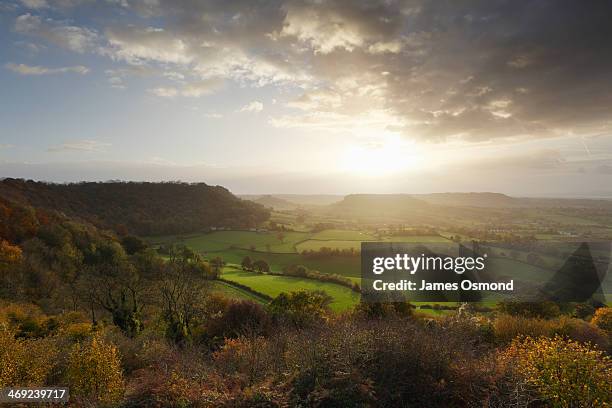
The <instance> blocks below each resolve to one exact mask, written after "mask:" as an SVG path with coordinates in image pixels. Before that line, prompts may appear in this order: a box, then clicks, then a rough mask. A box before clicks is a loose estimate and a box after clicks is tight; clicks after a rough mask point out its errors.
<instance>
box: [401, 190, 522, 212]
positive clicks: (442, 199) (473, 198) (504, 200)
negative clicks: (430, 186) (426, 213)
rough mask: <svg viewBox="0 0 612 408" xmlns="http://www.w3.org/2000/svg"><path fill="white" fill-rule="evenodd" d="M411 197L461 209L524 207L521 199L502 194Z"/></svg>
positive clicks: (437, 194)
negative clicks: (460, 207)
mask: <svg viewBox="0 0 612 408" xmlns="http://www.w3.org/2000/svg"><path fill="white" fill-rule="evenodd" d="M412 197H414V198H417V199H420V200H423V201H426V202H428V203H430V204H435V205H445V206H462V207H496V208H497V207H498V208H508V207H520V206H522V205H525V203H524V202H523V201H522V200H521V199H517V198H514V197H510V196H507V195H505V194H502V193H488V192H483V193H432V194H418V195H413V196H412Z"/></svg>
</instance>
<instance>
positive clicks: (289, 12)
mask: <svg viewBox="0 0 612 408" xmlns="http://www.w3.org/2000/svg"><path fill="white" fill-rule="evenodd" d="M24 4H25V5H26V6H27V7H29V8H31V9H37V11H36V12H37V13H38V12H40V13H42V12H43V11H44V10H45V9H46V6H47V5H50V4H51V2H50V1H49V2H46V1H44V0H27V1H24ZM84 8H86V7H85V6H82V8H80V9H79V10H81V9H84ZM105 8H106V9H108V11H107V13H106V14H102V17H100V18H98V19H97V20H96V27H98V28H94V27H93V26H89V27H84V26H80V25H75V24H74V23H72V22H70V21H69V20H66V21H63V20H62V21H59V20H53V19H50V18H45V17H42V16H38V15H33V14H30V13H26V14H22V15H20V16H18V17H17V19H16V22H15V31H16V32H17V33H22V34H24V35H29V36H32V37H36V38H41V39H43V40H44V41H46V42H48V43H50V44H55V45H57V46H61V47H63V48H66V49H69V50H72V51H75V52H78V53H83V52H92V53H97V54H99V55H102V56H106V57H109V58H110V59H111V60H112V61H113V62H115V63H116V64H118V65H121V66H130V67H146V68H148V69H152V70H155V71H157V72H158V73H157V77H159V83H158V84H157V86H156V85H152V86H151V88H150V92H151V93H153V94H155V95H157V96H161V97H166V98H176V97H178V96H183V97H200V96H203V95H208V94H210V93H214V92H215V90H216V89H217V87H218V85H214V86H213V85H211V83H215V84H219V83H222V82H224V81H231V82H235V83H237V84H238V85H239V86H242V87H262V86H273V87H275V90H276V91H277V92H278V95H275V96H277V97H278V98H279V101H280V102H281V103H283V105H284V107H285V108H287V112H280V113H275V115H276V116H275V117H271V118H270V123H272V124H273V125H275V126H282V127H305V128H311V129H319V130H330V131H334V130H336V131H338V130H348V129H351V128H353V127H352V126H350V122H351V121H353V122H355V123H369V124H372V126H374V127H373V128H372V132H376V131H392V132H396V133H400V134H403V135H404V136H405V137H407V138H410V139H413V140H422V141H426V142H442V141H449V140H452V141H461V142H467V143H473V142H487V141H492V140H501V139H503V140H504V141H513V140H525V139H542V138H547V137H554V136H566V135H592V134H600V133H610V132H612V114H611V113H610V109H609V107H610V106H612V42H611V41H607V39H608V38H612V25H611V24H610V23H609V16H610V15H612V3H610V2H597V1H595V2H576V1H569V0H567V1H566V0H562V1H559V2H546V1H544V2H542V1H522V2H509V1H505V0H475V1H471V2H468V3H466V2H438V1H425V0H384V1H383V0H380V1H376V0H358V1H353V2H347V1H342V0H312V1H293V0H274V1H270V2H265V3H263V4H262V3H259V2H252V1H247V0H238V1H232V2H226V1H220V0H218V1H215V0H211V1H201V2H200V1H183V2H177V1H171V0H156V1H150V0H133V1H109V2H107V3H105ZM32 13H34V11H32ZM113 13H115V14H113ZM115 15H116V16H121V18H122V20H118V19H113V18H109V17H106V20H105V17H104V16H115ZM128 17H133V19H132V20H130V23H125V22H124V21H125V19H126V18H128ZM118 21H120V22H118ZM126 77H127V76H126V75H115V74H112V75H111V74H109V75H108V78H107V80H108V82H109V84H110V86H113V87H116V88H124V87H125V86H126V85H125V84H126ZM168 81H172V83H171V85H170V86H169V85H168ZM208 81H212V82H210V83H209V82H208ZM279 104H280V103H279ZM262 107H263V106H262V105H261V103H259V104H256V105H252V106H251V105H249V106H248V107H245V108H243V110H245V111H254V112H257V111H260V110H261V109H262ZM381 118H384V121H381V120H380V119H381Z"/></svg>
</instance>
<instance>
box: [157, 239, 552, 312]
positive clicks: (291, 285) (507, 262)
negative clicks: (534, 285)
mask: <svg viewBox="0 0 612 408" xmlns="http://www.w3.org/2000/svg"><path fill="white" fill-rule="evenodd" d="M284 235H285V236H284V237H283V242H281V241H280V240H279V239H278V237H277V234H276V233H275V232H253V231H216V232H211V233H205V234H198V235H191V236H168V237H157V238H150V239H149V242H151V243H153V244H162V243H176V244H183V245H186V246H188V247H190V248H192V249H193V250H195V251H197V252H200V253H202V254H203V255H204V256H206V257H213V256H220V257H222V258H223V259H224V260H225V262H226V263H227V266H226V268H225V270H224V273H223V277H224V278H225V279H227V280H230V281H234V282H237V283H240V284H243V285H246V286H248V287H250V288H251V289H253V290H254V291H256V292H260V293H263V294H265V295H268V296H271V297H274V296H277V295H278V294H279V293H281V292H290V291H294V290H300V289H306V290H317V289H321V290H324V291H325V292H327V293H329V295H330V296H332V297H333V298H334V302H333V304H332V308H333V309H334V310H346V309H347V308H350V307H351V306H352V305H354V304H355V303H356V302H357V299H358V297H359V296H358V294H356V293H355V292H353V291H351V290H350V289H349V288H346V287H344V286H341V285H337V284H334V283H328V282H319V281H316V280H311V279H304V278H296V277H290V276H274V275H261V274H256V273H251V272H245V271H242V270H240V268H239V267H238V265H240V263H241V262H242V260H243V259H244V257H246V256H249V257H250V258H251V259H252V260H253V261H255V260H260V259H261V260H264V261H266V262H267V263H268V264H269V265H270V268H271V271H272V272H277V273H278V272H282V271H283V270H284V269H285V268H286V267H288V266H292V265H304V266H306V267H307V268H309V269H311V270H316V271H319V272H321V273H326V274H338V275H341V276H345V277H347V278H349V279H351V280H352V281H354V282H360V275H361V260H360V257H359V256H326V257H316V256H314V257H313V256H304V255H302V253H301V252H302V251H306V250H319V249H320V248H322V247H329V248H337V249H347V248H353V249H355V250H359V249H360V246H361V241H362V240H376V239H375V237H373V236H372V235H371V234H369V233H367V232H360V231H354V230H333V229H332V230H325V231H321V232H317V233H307V232H287V233H284ZM383 240H384V241H386V242H391V241H393V242H412V243H420V242H423V243H428V242H429V243H436V242H449V241H448V239H447V238H446V237H443V236H439V235H427V236H409V235H407V236H387V237H384V238H383ZM490 251H491V254H490V255H492V256H490V258H489V261H488V265H489V266H490V267H491V268H492V269H493V270H496V271H500V272H499V276H504V275H505V273H504V271H512V273H511V275H512V276H513V278H514V279H517V280H519V281H525V282H528V281H541V282H544V281H547V280H549V279H550V277H551V276H552V274H553V273H554V269H555V268H554V267H552V266H553V265H552V260H551V259H548V257H547V256H546V255H543V256H542V258H543V259H545V260H547V261H550V262H548V263H549V264H550V265H549V266H550V267H552V268H549V269H546V268H541V267H537V266H534V265H530V264H528V263H526V262H525V258H526V255H527V253H523V252H521V251H514V252H515V253H516V255H517V256H518V258H519V259H512V258H510V257H509V256H508V255H509V254H508V253H507V252H509V251H508V250H507V249H504V248H494V247H492V248H490ZM501 252H504V253H505V256H500V255H501ZM509 275H510V273H508V276H509ZM214 291H217V292H220V293H225V294H227V295H228V296H229V297H234V298H246V299H252V300H255V301H258V302H264V300H263V299H261V298H257V296H255V295H254V294H252V293H250V292H248V291H246V290H244V289H240V288H237V287H233V286H231V285H229V284H227V283H225V284H224V283H220V282H219V283H216V284H215V287H214ZM423 312H424V313H431V314H438V312H437V311H429V310H423Z"/></svg>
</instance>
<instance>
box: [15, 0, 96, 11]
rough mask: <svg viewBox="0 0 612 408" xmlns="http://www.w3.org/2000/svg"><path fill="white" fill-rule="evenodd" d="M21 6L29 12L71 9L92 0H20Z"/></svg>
mask: <svg viewBox="0 0 612 408" xmlns="http://www.w3.org/2000/svg"><path fill="white" fill-rule="evenodd" d="M20 2H21V4H22V5H23V6H24V7H26V8H28V9H31V10H41V9H47V8H59V9H65V8H71V7H76V6H79V5H81V4H86V3H91V2H92V0H48V1H47V0H20Z"/></svg>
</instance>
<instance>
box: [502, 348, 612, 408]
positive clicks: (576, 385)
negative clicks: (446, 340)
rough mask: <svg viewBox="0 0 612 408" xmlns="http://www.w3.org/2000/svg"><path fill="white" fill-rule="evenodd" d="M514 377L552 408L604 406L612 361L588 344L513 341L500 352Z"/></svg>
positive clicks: (607, 402) (611, 381) (607, 403)
mask: <svg viewBox="0 0 612 408" xmlns="http://www.w3.org/2000/svg"><path fill="white" fill-rule="evenodd" d="M500 359H501V360H502V361H506V362H507V361H512V362H513V363H514V367H515V369H516V374H517V375H518V376H520V377H522V379H523V380H524V381H526V383H527V384H530V385H531V386H533V387H534V388H535V389H536V390H537V392H538V393H539V395H540V396H541V398H542V399H544V400H545V401H546V402H547V403H548V404H549V405H550V406H552V407H555V408H557V407H558V408H566V407H567V408H569V407H571V408H574V407H607V406H610V404H611V403H612V400H611V399H612V395H611V393H610V384H612V361H611V360H610V357H608V356H606V355H605V354H604V352H601V351H598V350H595V349H593V348H591V347H590V346H589V345H588V344H583V343H579V342H576V341H573V340H567V339H564V338H562V337H560V336H555V337H554V338H547V337H540V338H537V339H535V338H532V337H525V338H522V339H515V340H514V341H513V342H512V343H511V345H510V346H509V347H508V348H507V349H506V350H505V351H504V352H502V353H501V355H500Z"/></svg>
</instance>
